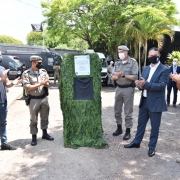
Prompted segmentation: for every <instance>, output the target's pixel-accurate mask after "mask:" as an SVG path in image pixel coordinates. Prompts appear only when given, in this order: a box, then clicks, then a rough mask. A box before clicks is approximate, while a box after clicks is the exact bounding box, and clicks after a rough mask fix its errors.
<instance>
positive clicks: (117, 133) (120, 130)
mask: <svg viewBox="0 0 180 180" xmlns="http://www.w3.org/2000/svg"><path fill="white" fill-rule="evenodd" d="M122 133H123V131H122V126H121V125H118V124H117V130H116V131H115V132H113V136H118V135H120V134H122Z"/></svg>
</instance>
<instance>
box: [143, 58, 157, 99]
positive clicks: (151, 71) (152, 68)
mask: <svg viewBox="0 0 180 180" xmlns="http://www.w3.org/2000/svg"><path fill="white" fill-rule="evenodd" d="M159 64H160V61H159V62H158V63H157V64H156V65H155V66H152V65H150V71H149V76H148V79H147V82H149V81H150V80H151V78H152V76H153V74H154V72H155V71H156V69H157V67H158V66H159ZM143 96H144V97H147V90H146V89H144V91H143Z"/></svg>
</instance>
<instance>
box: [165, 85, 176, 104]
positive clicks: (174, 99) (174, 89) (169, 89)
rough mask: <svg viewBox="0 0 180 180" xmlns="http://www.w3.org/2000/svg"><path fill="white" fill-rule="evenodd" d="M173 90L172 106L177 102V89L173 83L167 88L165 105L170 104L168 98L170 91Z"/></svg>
mask: <svg viewBox="0 0 180 180" xmlns="http://www.w3.org/2000/svg"><path fill="white" fill-rule="evenodd" d="M172 88H173V91H174V98H173V104H176V102H177V93H178V88H177V86H176V84H175V83H173V84H172V85H168V86H167V103H168V104H170V96H171V90H172Z"/></svg>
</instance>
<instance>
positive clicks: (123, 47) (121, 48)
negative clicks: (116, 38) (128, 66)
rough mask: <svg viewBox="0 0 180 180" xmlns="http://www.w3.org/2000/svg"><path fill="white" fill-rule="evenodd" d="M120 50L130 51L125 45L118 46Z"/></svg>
mask: <svg viewBox="0 0 180 180" xmlns="http://www.w3.org/2000/svg"><path fill="white" fill-rule="evenodd" d="M118 50H124V51H129V48H128V47H127V46H125V45H121V46H118Z"/></svg>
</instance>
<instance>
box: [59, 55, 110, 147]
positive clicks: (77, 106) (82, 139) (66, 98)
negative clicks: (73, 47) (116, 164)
mask: <svg viewBox="0 0 180 180" xmlns="http://www.w3.org/2000/svg"><path fill="white" fill-rule="evenodd" d="M78 55H79V54H78ZM83 55H84V54H83ZM74 56H75V55H73V54H66V55H65V56H64V58H63V62H62V68H61V74H60V76H61V78H60V84H59V89H60V100H61V109H62V112H63V125H64V128H63V129H64V131H63V134H64V146H65V147H72V148H77V147H80V146H88V147H95V148H105V147H107V143H106V142H105V141H104V140H103V137H102V136H103V129H102V122H101V95H100V93H101V75H100V72H101V62H100V60H99V57H98V55H97V54H89V56H90V68H91V72H90V76H78V77H80V78H85V77H93V97H94V99H93V100H74V90H73V83H74V78H75V77H77V76H76V74H75V69H74Z"/></svg>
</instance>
